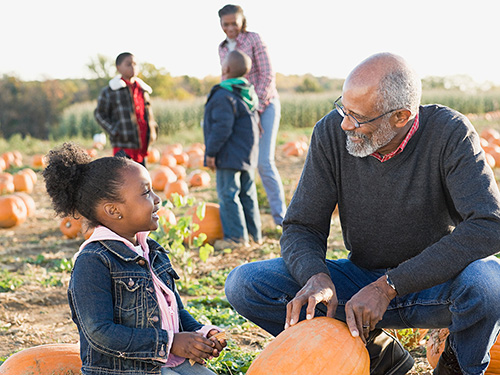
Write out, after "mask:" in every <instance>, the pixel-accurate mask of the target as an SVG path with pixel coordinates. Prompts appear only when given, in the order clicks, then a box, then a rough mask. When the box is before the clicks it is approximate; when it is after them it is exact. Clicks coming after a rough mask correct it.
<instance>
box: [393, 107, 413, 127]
mask: <svg viewBox="0 0 500 375" xmlns="http://www.w3.org/2000/svg"><path fill="white" fill-rule="evenodd" d="M394 115H395V119H396V123H395V124H394V125H395V126H396V127H398V128H402V127H403V126H405V125H406V124H407V123H408V120H409V119H410V116H411V111H410V110H408V109H400V110H399V111H396V112H395V113H394Z"/></svg>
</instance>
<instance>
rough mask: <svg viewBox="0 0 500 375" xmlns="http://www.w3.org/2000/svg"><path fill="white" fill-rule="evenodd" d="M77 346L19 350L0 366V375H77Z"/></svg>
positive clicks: (78, 355)
mask: <svg viewBox="0 0 500 375" xmlns="http://www.w3.org/2000/svg"><path fill="white" fill-rule="evenodd" d="M81 367H82V361H81V359H80V345H79V344H46V345H39V346H35V347H32V348H28V349H24V350H21V351H20V352H17V353H16V354H14V355H12V356H10V357H9V358H7V360H6V361H5V362H4V363H3V364H2V366H0V375H32V374H40V375H44V374H47V375H48V374H50V375H67V374H79V373H80V369H81Z"/></svg>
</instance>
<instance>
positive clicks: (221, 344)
mask: <svg viewBox="0 0 500 375" xmlns="http://www.w3.org/2000/svg"><path fill="white" fill-rule="evenodd" d="M218 333H219V331H217V330H216V329H212V330H210V332H208V334H207V337H208V338H209V339H210V340H212V341H213V342H214V344H215V348H214V350H213V352H212V355H213V356H214V357H218V356H219V354H220V352H221V351H222V349H224V348H225V347H226V346H227V342H226V340H225V339H223V338H218V337H216V335H217V334H218Z"/></svg>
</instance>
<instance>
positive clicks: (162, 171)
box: [151, 165, 177, 191]
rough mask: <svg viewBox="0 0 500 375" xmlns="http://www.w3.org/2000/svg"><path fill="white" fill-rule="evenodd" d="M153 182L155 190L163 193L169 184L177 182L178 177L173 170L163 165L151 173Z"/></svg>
mask: <svg viewBox="0 0 500 375" xmlns="http://www.w3.org/2000/svg"><path fill="white" fill-rule="evenodd" d="M151 180H152V181H151V183H152V186H153V190H156V191H163V190H165V186H166V185H167V184H168V183H170V182H174V181H176V180H177V176H176V175H175V173H174V171H172V169H171V168H169V167H167V166H165V165H162V166H160V167H158V168H156V169H154V170H153V171H152V172H151Z"/></svg>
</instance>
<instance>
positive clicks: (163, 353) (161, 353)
mask: <svg viewBox="0 0 500 375" xmlns="http://www.w3.org/2000/svg"><path fill="white" fill-rule="evenodd" d="M165 354H167V353H165V350H160V351H159V352H158V355H159V356H160V357H165Z"/></svg>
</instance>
